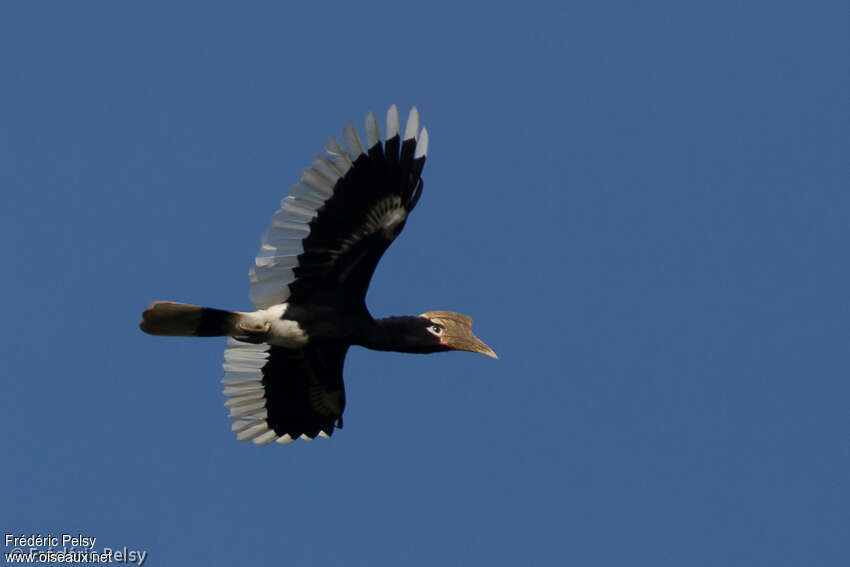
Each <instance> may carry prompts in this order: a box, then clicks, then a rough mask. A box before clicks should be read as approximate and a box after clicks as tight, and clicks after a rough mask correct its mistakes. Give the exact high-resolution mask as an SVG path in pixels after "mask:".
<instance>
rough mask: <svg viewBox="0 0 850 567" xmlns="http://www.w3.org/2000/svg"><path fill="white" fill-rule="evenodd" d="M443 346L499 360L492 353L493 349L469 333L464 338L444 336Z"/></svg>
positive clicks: (497, 356)
mask: <svg viewBox="0 0 850 567" xmlns="http://www.w3.org/2000/svg"><path fill="white" fill-rule="evenodd" d="M444 344H445V345H446V346H447V347H449V348H451V349H453V350H468V351H469V352H477V353H479V354H483V355H484V356H489V357H490V358H495V359H496V360H498V359H499V355H497V354H496V353H495V352H493V349H491V348H490V347H488V346H487V345H486V344H484V341H482V340H481V339H479V338H478V337H476V336H475V335H473V334H472V331H470V332H469V333H468V334H467V335H465V336H454V335H448V334H447V335H446V336H445V337H444Z"/></svg>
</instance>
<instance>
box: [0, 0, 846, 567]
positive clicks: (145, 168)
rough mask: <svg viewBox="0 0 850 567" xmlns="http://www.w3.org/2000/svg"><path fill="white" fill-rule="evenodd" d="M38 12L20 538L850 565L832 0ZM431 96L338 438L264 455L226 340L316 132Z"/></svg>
mask: <svg viewBox="0 0 850 567" xmlns="http://www.w3.org/2000/svg"><path fill="white" fill-rule="evenodd" d="M283 4H284V3H252V4H250V5H241V6H240V7H236V5H235V4H229V3H228V4H223V3H215V2H208V3H193V4H181V5H176V4H174V3H159V4H156V3H141V4H138V3H137V4H133V5H129V4H127V3H113V2H103V3H84V4H79V3H53V4H50V3H46V4H35V3H23V4H21V3H18V4H16V5H14V6H10V5H6V6H4V7H3V8H2V13H0V54H2V55H0V58H2V67H0V69H1V70H0V73H2V84H1V85H0V105H1V106H0V108H2V118H0V187H2V191H1V192H0V193H1V194H2V207H0V216H1V217H2V219H0V220H2V222H0V246H2V255H3V258H4V259H5V266H6V269H5V272H4V273H5V277H4V278H3V282H4V283H3V302H2V304H3V307H2V309H3V321H4V324H3V331H2V334H3V337H2V339H3V340H2V341H0V375H2V388H3V395H2V396H0V415H2V417H0V420H2V421H0V423H2V426H3V430H4V434H3V436H2V441H0V449H2V454H3V464H2V465H0V484H2V486H3V487H4V496H3V498H2V501H3V504H2V506H0V508H2V511H0V525H2V528H3V530H4V533H5V532H8V531H14V532H16V533H25V534H29V533H53V534H56V533H63V532H80V533H83V534H84V535H87V536H93V537H97V538H98V542H97V547H99V548H100V547H112V548H115V547H118V548H120V547H123V546H127V547H129V548H131V549H132V548H136V549H144V550H147V551H148V553H149V557H148V562H147V565H190V566H191V565H209V564H222V565H235V564H254V565H262V564H275V565H283V566H301V565H346V566H352V565H353V566H357V565H363V566H373V565H415V566H429V567H431V566H434V565H487V566H511V567H513V566H518V565H546V566H549V565H576V566H594V565H652V566H653V567H659V566H675V567H680V566H682V565H688V566H696V567H699V566H724V567H726V566H737V565H740V566H747V567H751V566H754V565H765V566H771V567H777V566H784V565H789V566H790V565H794V566H796V565H800V566H812V565H817V566H842V567H843V566H846V565H848V564H850V544H849V543H848V534H850V512H848V510H850V488H848V479H850V412H848V400H850V355H849V354H848V353H850V348H848V347H850V301H848V290H850V266H849V265H848V244H850V220H848V218H849V217H850V159H848V156H850V77H849V76H848V63H847V56H848V53H850V33H848V12H847V7H846V3H845V2H811V3H805V4H804V3H788V2H711V3H705V2H701V3H683V2H649V3H632V2H607V3H601V2H580V3H571V2H570V3H561V2H552V3H535V2H523V3H519V4H518V3H510V4H505V5H504V6H500V5H499V4H498V3H494V2H489V3H480V4H475V5H472V4H469V5H454V4H451V3H432V2H419V3H416V4H413V3H404V2H391V3H386V2H385V3H371V4H370V5H369V6H366V5H364V4H363V3H347V4H346V5H334V4H322V5H319V4H316V5H315V6H313V5H311V6H304V5H302V4H307V3H298V6H295V3H288V4H291V6H286V7H284V5H283ZM392 103H397V104H398V105H399V107H400V109H401V111H402V113H405V112H406V111H407V109H408V108H409V107H410V106H411V105H414V104H415V105H417V106H418V107H419V109H420V112H421V115H422V119H423V122H424V124H426V125H427V126H428V129H429V132H430V134H431V146H430V152H429V161H428V164H427V166H426V169H425V172H424V179H425V193H424V196H423V198H422V201H421V203H420V205H419V207H418V208H417V209H416V211H415V213H414V214H413V215H412V217H411V219H410V221H409V222H408V224H407V227H406V229H405V231H404V233H403V235H402V237H401V238H400V239H399V240H397V241H396V243H395V244H394V245H393V247H392V248H391V249H390V251H389V252H388V254H387V255H386V256H385V257H384V260H383V261H382V263H381V265H380V266H379V267H378V270H377V272H376V276H375V278H374V280H373V283H372V287H371V290H370V294H369V298H368V302H369V306H370V308H371V309H372V311H373V313H374V314H375V315H376V316H386V315H392V314H418V313H421V312H423V311H427V310H431V309H450V310H454V311H460V312H463V313H467V314H469V315H471V316H472V317H473V318H474V319H475V327H474V329H475V330H476V331H477V333H478V335H479V336H480V337H481V338H482V339H483V340H485V341H486V342H487V343H489V344H490V345H491V346H492V347H493V348H494V349H495V350H496V351H497V352H498V353H499V355H500V356H501V359H500V360H498V361H494V360H490V359H488V358H485V357H483V356H476V355H472V354H469V353H450V354H441V355H432V356H413V355H402V354H394V353H378V352H368V351H365V350H362V349H354V350H352V351H351V352H350V353H349V356H348V359H347V363H346V367H345V377H346V384H347V392H348V408H347V410H346V414H345V429H344V430H342V431H340V432H338V434H337V435H334V437H333V439H332V440H331V441H326V440H317V441H314V442H312V443H304V442H298V443H295V444H293V445H290V446H286V447H279V446H268V447H255V446H253V445H251V444H246V443H237V442H236V441H235V439H234V436H233V434H232V433H231V432H230V429H229V428H230V422H229V420H228V419H227V418H226V410H225V408H224V407H223V406H222V404H223V401H224V398H223V396H222V394H221V392H220V385H219V379H220V378H221V376H222V373H223V372H222V369H221V362H222V350H223V345H224V341H223V340H221V339H207V340H191V339H171V340H169V339H163V338H155V337H150V336H146V335H144V334H142V333H141V332H140V331H139V329H138V327H137V324H138V321H139V316H140V313H141V311H142V310H143V309H144V308H145V307H146V306H147V304H148V302H149V301H151V300H153V299H173V300H180V301H188V302H192V303H198V304H204V305H213V306H219V307H225V308H235V309H248V308H250V303H249V301H248V297H247V293H248V277H247V272H248V268H249V267H250V265H251V262H252V259H253V256H254V254H255V253H256V250H257V247H258V245H259V237H260V235H261V233H262V232H263V231H264V230H265V227H266V223H267V221H268V218H269V217H270V216H271V214H272V213H273V212H274V210H275V209H276V208H277V206H278V202H279V200H280V199H281V198H282V197H283V196H284V195H285V194H286V192H287V190H288V188H289V186H290V185H291V184H292V183H294V182H295V181H296V180H297V179H298V176H299V172H300V170H301V168H303V167H305V166H307V165H309V163H310V160H311V157H312V156H313V154H315V153H317V152H319V151H321V148H322V147H323V144H324V142H325V140H326V139H327V137H328V136H329V135H339V134H340V132H341V129H342V126H343V125H344V124H345V122H347V121H349V120H352V121H354V122H355V123H356V124H357V125H358V128H360V129H361V132H362V123H363V122H362V121H363V116H364V115H365V114H366V113H367V112H368V111H369V110H370V109H374V110H375V111H376V112H377V113H378V114H379V116H383V113H384V112H385V111H386V108H387V107H388V106H389V105H390V104H392Z"/></svg>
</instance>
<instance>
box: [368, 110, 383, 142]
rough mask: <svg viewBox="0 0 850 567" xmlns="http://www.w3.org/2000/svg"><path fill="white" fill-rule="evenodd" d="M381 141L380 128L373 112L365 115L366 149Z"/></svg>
mask: <svg viewBox="0 0 850 567" xmlns="http://www.w3.org/2000/svg"><path fill="white" fill-rule="evenodd" d="M380 141H381V128H380V126H378V117H377V116H375V113H374V112H369V114H367V115H366V149H367V150H370V149H372V148H373V147H375V145H376V144H377V143H378V142H380Z"/></svg>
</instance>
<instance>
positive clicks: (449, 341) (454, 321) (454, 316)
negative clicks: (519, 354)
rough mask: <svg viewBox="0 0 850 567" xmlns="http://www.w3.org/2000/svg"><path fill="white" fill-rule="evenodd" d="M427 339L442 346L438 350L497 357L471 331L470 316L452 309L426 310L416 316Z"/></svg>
mask: <svg viewBox="0 0 850 567" xmlns="http://www.w3.org/2000/svg"><path fill="white" fill-rule="evenodd" d="M418 319H420V323H421V324H422V327H423V331H424V332H425V333H428V335H430V336H429V337H428V340H429V341H431V342H433V343H434V344H435V345H439V346H440V347H442V348H439V350H468V351H470V352H477V353H480V354H483V355H486V356H489V357H490V358H499V357H498V356H497V355H496V353H495V352H493V349H491V348H490V347H488V346H487V345H486V344H484V342H482V341H481V339H479V338H478V337H476V336H475V335H474V334H473V333H472V317H468V316H466V315H462V314H460V313H454V312H452V311H428V312H426V313H423V314H422V315H420V316H419V317H418Z"/></svg>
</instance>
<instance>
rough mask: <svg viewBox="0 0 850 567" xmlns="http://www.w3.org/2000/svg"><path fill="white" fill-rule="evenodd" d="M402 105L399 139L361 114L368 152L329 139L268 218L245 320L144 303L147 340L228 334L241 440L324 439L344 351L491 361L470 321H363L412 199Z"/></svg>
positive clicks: (411, 138) (394, 121)
mask: <svg viewBox="0 0 850 567" xmlns="http://www.w3.org/2000/svg"><path fill="white" fill-rule="evenodd" d="M418 124H419V117H418V112H417V111H416V109H415V108H414V109H412V110H411V113H410V116H409V118H408V122H407V127H406V128H405V132H404V139H403V140H402V139H401V138H400V131H399V120H398V111H397V110H396V107H395V106H394V105H393V106H392V107H391V108H390V110H389V112H388V113H387V125H386V132H387V133H386V144H385V145H384V144H382V143H381V139H380V135H379V133H378V125H377V119H376V117H375V115H374V114H373V113H370V114H369V115H368V116H367V117H366V142H367V149H366V151H364V150H363V147H362V144H361V142H360V139H359V137H358V135H357V132H356V130H355V129H354V127H353V126H351V124H348V125H347V126H346V127H345V129H344V130H343V140H344V145H345V149H343V148H342V146H340V144H339V143H338V142H337V141H336V140H335V139H334V138H331V139H330V140H329V141H328V143H327V145H326V150H327V152H328V155H318V156H316V157H315V161H314V162H313V165H312V166H311V167H309V168H307V169H305V170H304V171H303V173H302V177H301V182H300V183H298V184H296V185H295V186H293V187H292V189H291V190H290V193H289V195H288V196H287V197H286V198H285V199H284V200H283V202H282V204H281V209H280V210H279V211H278V212H277V213H276V214H275V215H274V216H273V217H272V222H271V227H270V228H269V230H268V231H267V232H266V234H265V235H264V236H263V239H262V246H261V248H260V252H259V253H258V255H257V258H256V261H255V266H254V267H253V268H252V269H251V271H250V277H251V282H252V285H251V291H250V294H249V295H250V297H251V299H252V300H253V301H254V303H255V305H256V309H255V310H254V311H251V312H238V311H226V310H222V309H214V308H209V307H199V306H194V305H188V304H184V303H177V302H169V301H154V302H153V303H152V304H151V305H150V307H149V308H148V309H147V310H146V311H145V312H144V314H143V320H142V323H141V328H142V330H143V331H145V332H147V333H150V334H154V335H171V336H228V337H230V338H229V339H228V347H229V348H228V349H227V350H226V351H225V363H224V369H225V371H226V374H225V377H224V379H223V380H222V383H223V384H224V394H225V395H226V396H227V397H228V400H227V402H226V404H225V405H226V406H228V407H230V417H231V418H232V419H233V420H234V423H233V430H234V431H236V432H237V438H238V439H240V440H248V439H251V440H253V441H254V442H255V443H257V444H265V443H270V442H272V441H277V442H279V443H288V442H290V441H292V440H294V439H297V438H299V437H301V438H303V439H313V438H314V437H316V436H317V435H320V436H325V437H329V436H330V435H331V434H332V433H333V430H334V427H342V412H343V410H344V407H345V392H344V388H343V381H342V367H343V362H344V359H345V355H346V353H347V351H348V348H349V347H350V346H362V347H366V348H370V349H374V350H394V351H400V352H410V353H431V352H440V351H447V350H469V351H473V352H479V353H482V354H486V355H488V356H492V357H494V358H495V353H494V352H493V351H492V350H491V349H490V348H489V347H487V345H485V344H484V343H482V342H481V341H480V340H478V339H477V338H476V337H475V335H473V334H472V332H471V330H470V327H471V325H472V320H471V319H470V318H469V317H466V316H465V315H460V314H458V313H452V312H449V311H431V312H427V313H423V314H422V315H420V316H418V317H411V316H405V317H388V318H384V319H374V318H373V317H372V316H371V314H370V313H369V310H368V309H367V307H366V291H367V289H368V286H369V282H370V280H371V277H372V273H373V272H374V270H375V267H376V266H377V264H378V261H379V260H380V258H381V256H382V255H383V253H384V251H385V250H386V249H387V248H388V247H389V245H390V244H391V243H392V241H393V240H394V239H395V237H396V236H398V234H399V233H400V232H401V230H402V229H403V228H404V225H405V223H406V221H407V217H408V214H409V213H410V211H411V210H413V208H414V207H415V205H416V203H417V201H418V199H419V196H420V195H421V192H422V187H423V184H422V179H421V172H422V168H423V167H424V164H425V156H426V154H427V149H428V132H427V130H425V129H424V128H423V129H422V130H421V132H420V131H419V127H418Z"/></svg>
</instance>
